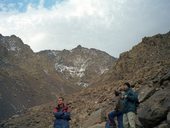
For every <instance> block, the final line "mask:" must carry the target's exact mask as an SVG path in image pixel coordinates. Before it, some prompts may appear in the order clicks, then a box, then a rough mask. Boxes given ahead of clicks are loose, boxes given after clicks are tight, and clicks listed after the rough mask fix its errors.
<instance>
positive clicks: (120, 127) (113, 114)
mask: <svg viewBox="0 0 170 128" xmlns="http://www.w3.org/2000/svg"><path fill="white" fill-rule="evenodd" d="M108 117H109V120H110V122H111V123H112V122H114V118H115V117H117V122H118V128H123V113H122V112H120V111H112V112H111V113H109V115H108Z"/></svg>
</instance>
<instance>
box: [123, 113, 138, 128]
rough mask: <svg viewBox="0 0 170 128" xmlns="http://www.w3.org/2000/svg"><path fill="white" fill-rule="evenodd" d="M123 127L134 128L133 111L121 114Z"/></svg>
mask: <svg viewBox="0 0 170 128" xmlns="http://www.w3.org/2000/svg"><path fill="white" fill-rule="evenodd" d="M123 128H136V114H135V113H134V112H128V113H124V114H123Z"/></svg>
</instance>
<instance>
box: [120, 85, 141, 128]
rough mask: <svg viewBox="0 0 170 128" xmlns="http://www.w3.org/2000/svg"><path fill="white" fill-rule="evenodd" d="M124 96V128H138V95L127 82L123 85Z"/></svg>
mask: <svg viewBox="0 0 170 128" xmlns="http://www.w3.org/2000/svg"><path fill="white" fill-rule="evenodd" d="M123 89H124V95H123V97H122V98H123V102H124V110H123V127H124V128H136V122H135V120H136V112H137V104H138V95H137V93H136V92H134V91H133V90H132V88H131V85H130V84H129V83H128V82H126V83H124V85H123Z"/></svg>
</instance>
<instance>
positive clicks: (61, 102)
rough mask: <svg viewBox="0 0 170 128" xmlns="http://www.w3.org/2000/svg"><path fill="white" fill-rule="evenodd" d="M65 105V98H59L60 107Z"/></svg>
mask: <svg viewBox="0 0 170 128" xmlns="http://www.w3.org/2000/svg"><path fill="white" fill-rule="evenodd" d="M63 103H64V98H63V97H58V105H62V104H63Z"/></svg>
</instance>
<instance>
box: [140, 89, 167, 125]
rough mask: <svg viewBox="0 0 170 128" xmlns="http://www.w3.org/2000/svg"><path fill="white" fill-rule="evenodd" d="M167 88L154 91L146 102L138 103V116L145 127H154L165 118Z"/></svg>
mask: <svg viewBox="0 0 170 128" xmlns="http://www.w3.org/2000/svg"><path fill="white" fill-rule="evenodd" d="M169 90H170V89H169V88H164V89H160V90H158V91H157V92H155V93H154V94H153V95H152V96H151V97H150V98H149V99H147V101H146V102H144V103H142V104H140V107H139V109H138V118H139V120H140V122H141V123H142V125H143V126H144V127H145V128H151V127H155V126H157V125H158V124H160V123H161V122H162V121H164V120H166V118H167V114H168V107H169V103H170V94H169Z"/></svg>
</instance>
